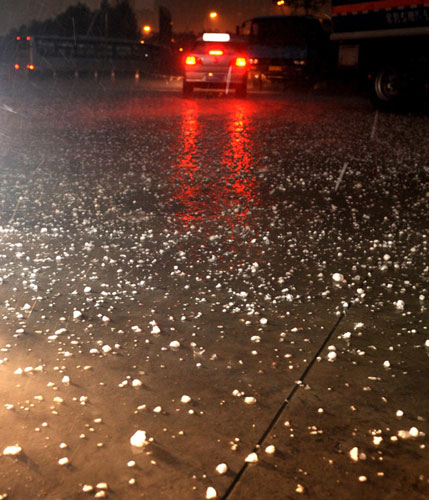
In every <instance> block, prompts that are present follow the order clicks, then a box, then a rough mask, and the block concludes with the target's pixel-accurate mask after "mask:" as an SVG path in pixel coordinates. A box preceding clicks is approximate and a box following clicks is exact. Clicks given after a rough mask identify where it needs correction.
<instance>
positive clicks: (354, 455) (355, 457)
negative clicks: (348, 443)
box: [349, 446, 359, 462]
mask: <svg viewBox="0 0 429 500" xmlns="http://www.w3.org/2000/svg"><path fill="white" fill-rule="evenodd" d="M349 456H350V458H351V459H352V460H353V462H357V461H358V460H359V448H358V447H357V446H355V447H354V448H352V449H351V450H350V451H349Z"/></svg>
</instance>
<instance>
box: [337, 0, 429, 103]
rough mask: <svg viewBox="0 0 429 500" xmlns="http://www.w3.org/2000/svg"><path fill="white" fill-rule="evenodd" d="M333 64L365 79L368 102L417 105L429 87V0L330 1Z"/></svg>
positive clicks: (424, 96)
mask: <svg viewBox="0 0 429 500" xmlns="http://www.w3.org/2000/svg"><path fill="white" fill-rule="evenodd" d="M332 21H333V32H332V34H331V40H333V41H335V42H336V43H338V44H339V45H338V66H339V68H340V69H341V70H348V71H356V72H357V73H358V74H359V76H360V77H363V78H364V79H365V81H366V82H367V83H368V89H369V93H370V96H371V98H372V100H373V102H374V103H375V104H376V106H378V107H379V108H383V109H392V108H396V107H397V106H399V105H405V104H407V105H408V104H410V103H414V104H418V105H420V104H422V103H424V102H425V101H426V99H427V94H428V86H429V64H428V63H429V0H372V1H363V0H332Z"/></svg>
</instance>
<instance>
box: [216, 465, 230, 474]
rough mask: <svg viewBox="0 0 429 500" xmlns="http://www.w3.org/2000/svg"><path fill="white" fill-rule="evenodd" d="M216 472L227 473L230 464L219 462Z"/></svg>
mask: <svg viewBox="0 0 429 500" xmlns="http://www.w3.org/2000/svg"><path fill="white" fill-rule="evenodd" d="M216 472H217V473H218V474H221V475H222V474H226V473H227V472H228V466H227V465H226V464H219V465H217V466H216Z"/></svg>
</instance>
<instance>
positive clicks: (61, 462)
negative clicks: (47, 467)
mask: <svg viewBox="0 0 429 500" xmlns="http://www.w3.org/2000/svg"><path fill="white" fill-rule="evenodd" d="M69 463H70V460H69V459H68V458H67V457H63V458H60V459H59V460H58V465H68V464H69Z"/></svg>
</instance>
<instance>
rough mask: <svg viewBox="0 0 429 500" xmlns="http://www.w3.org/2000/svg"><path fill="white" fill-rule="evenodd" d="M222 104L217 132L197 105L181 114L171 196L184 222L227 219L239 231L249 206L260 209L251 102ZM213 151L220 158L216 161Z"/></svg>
mask: <svg viewBox="0 0 429 500" xmlns="http://www.w3.org/2000/svg"><path fill="white" fill-rule="evenodd" d="M222 104H223V105H224V107H225V108H226V109H225V121H224V123H225V127H224V128H223V130H213V129H212V128H210V123H207V122H205V121H203V119H204V116H201V115H200V109H199V106H200V104H199V103H198V102H188V103H187V107H186V109H184V110H183V113H182V122H181V129H180V135H179V139H178V140H179V147H180V154H179V157H178V160H177V163H176V164H175V165H174V167H173V176H172V183H173V186H174V187H173V192H172V197H173V199H174V202H175V204H176V209H175V215H176V217H177V218H178V219H180V220H181V221H182V222H184V223H188V224H189V223H194V222H195V221H198V220H203V219H210V218H216V217H219V215H220V214H222V215H223V216H224V217H225V218H226V219H227V220H228V224H230V225H231V226H235V224H237V223H240V224H242V223H243V222H244V219H245V217H246V214H247V213H248V211H249V204H250V202H252V203H253V204H255V194H256V192H255V179H254V175H253V173H252V147H253V144H252V140H251V135H250V133H249V132H250V117H249V114H250V113H247V108H246V103H240V102H236V101H230V102H226V103H225V101H224V102H223V103H222ZM217 123H219V122H217ZM212 150H213V151H214V153H213V154H215V155H216V154H217V155H219V158H216V157H213V156H211V151H212ZM217 160H218V161H217ZM225 210H226V212H224V211H225Z"/></svg>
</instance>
